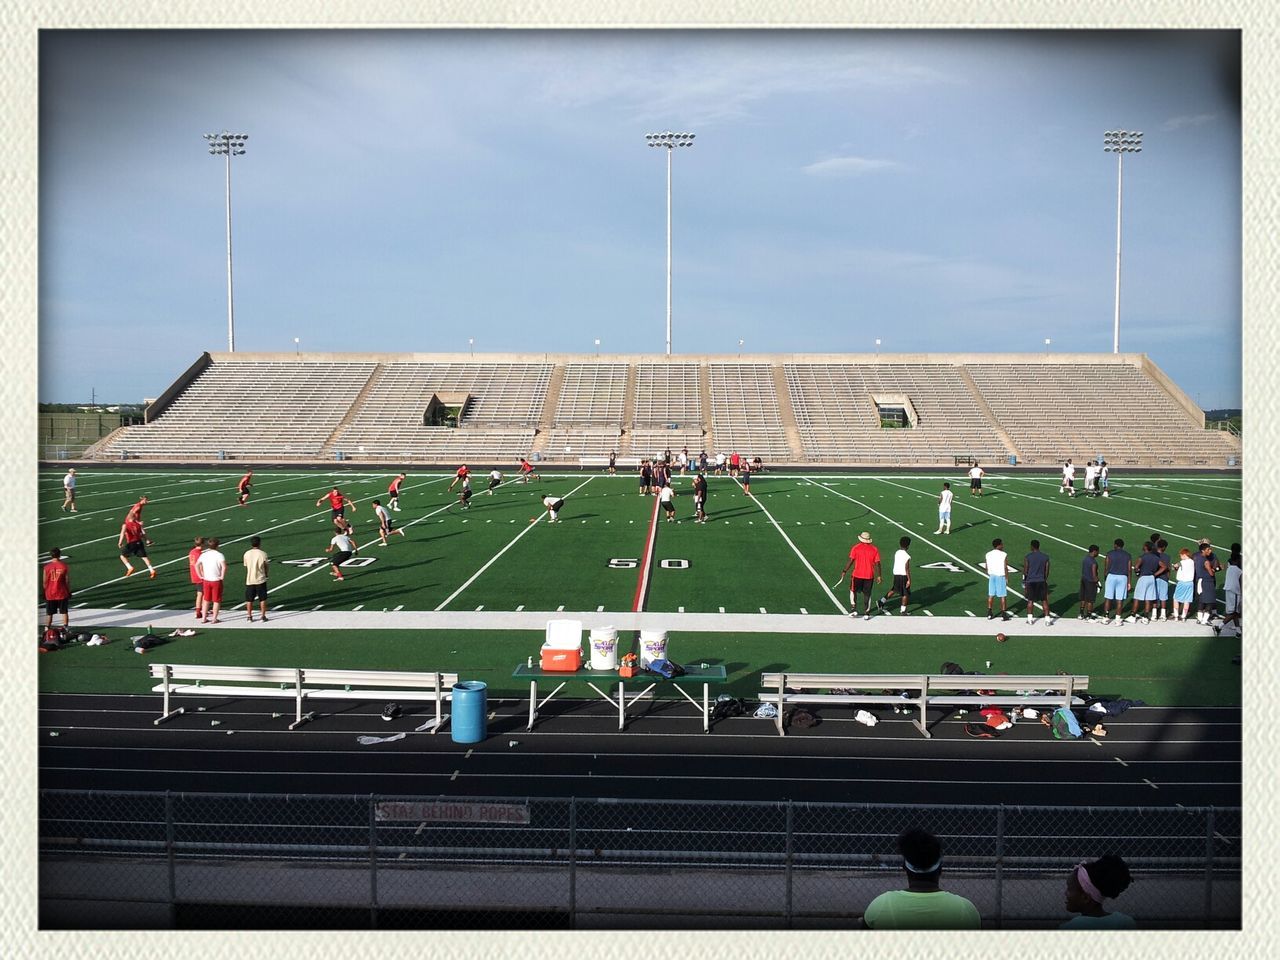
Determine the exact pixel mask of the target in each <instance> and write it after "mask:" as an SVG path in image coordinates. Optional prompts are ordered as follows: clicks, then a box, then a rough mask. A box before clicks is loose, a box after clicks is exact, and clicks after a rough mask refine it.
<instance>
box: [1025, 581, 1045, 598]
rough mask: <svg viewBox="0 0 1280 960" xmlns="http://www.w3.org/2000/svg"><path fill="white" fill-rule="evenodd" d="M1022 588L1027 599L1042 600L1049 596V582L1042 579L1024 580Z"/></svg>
mask: <svg viewBox="0 0 1280 960" xmlns="http://www.w3.org/2000/svg"><path fill="white" fill-rule="evenodd" d="M1022 589H1023V590H1025V591H1026V594H1027V599H1028V600H1044V599H1045V598H1046V597H1048V596H1049V584H1048V583H1046V582H1045V581H1043V580H1036V581H1035V582H1033V583H1026V582H1025V581H1024V582H1023V584H1022Z"/></svg>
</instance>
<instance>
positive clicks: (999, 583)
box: [985, 537, 1013, 620]
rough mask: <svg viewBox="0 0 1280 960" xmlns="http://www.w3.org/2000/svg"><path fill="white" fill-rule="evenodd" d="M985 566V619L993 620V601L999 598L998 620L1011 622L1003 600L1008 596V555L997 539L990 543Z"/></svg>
mask: <svg viewBox="0 0 1280 960" xmlns="http://www.w3.org/2000/svg"><path fill="white" fill-rule="evenodd" d="M985 566H986V569H987V619H988V620H994V619H995V617H996V614H995V610H994V609H993V607H994V604H993V601H994V600H995V598H996V597H999V598H1000V619H1001V620H1012V619H1013V618H1012V617H1011V616H1009V611H1008V610H1006V609H1005V604H1006V603H1007V602H1008V601H1007V600H1006V599H1005V598H1006V597H1007V596H1008V594H1009V587H1008V576H1009V555H1008V554H1007V553H1005V550H1004V541H1003V540H1001V539H1000V538H999V537H997V538H996V539H995V540H992V541H991V549H990V550H989V551H987V558H986V561H985Z"/></svg>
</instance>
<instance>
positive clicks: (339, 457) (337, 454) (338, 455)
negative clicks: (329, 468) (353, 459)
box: [333, 450, 347, 460]
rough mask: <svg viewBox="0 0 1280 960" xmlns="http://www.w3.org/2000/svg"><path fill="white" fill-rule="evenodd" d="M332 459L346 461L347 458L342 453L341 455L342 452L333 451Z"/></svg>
mask: <svg viewBox="0 0 1280 960" xmlns="http://www.w3.org/2000/svg"><path fill="white" fill-rule="evenodd" d="M333 459H335V460H345V459H347V458H346V457H345V456H344V455H343V453H342V451H341V450H335V451H333Z"/></svg>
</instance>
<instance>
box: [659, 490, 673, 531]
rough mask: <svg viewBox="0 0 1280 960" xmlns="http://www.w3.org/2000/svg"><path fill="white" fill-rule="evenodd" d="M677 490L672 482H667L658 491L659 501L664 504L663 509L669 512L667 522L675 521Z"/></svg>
mask: <svg viewBox="0 0 1280 960" xmlns="http://www.w3.org/2000/svg"><path fill="white" fill-rule="evenodd" d="M675 495H676V492H675V491H674V490H672V489H671V483H670V482H667V483H665V484H663V485H662V489H661V490H660V491H659V492H658V502H659V503H661V504H662V509H663V510H665V511H666V513H667V523H673V522H674V521H675V519H676V501H675Z"/></svg>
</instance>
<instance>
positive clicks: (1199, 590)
mask: <svg viewBox="0 0 1280 960" xmlns="http://www.w3.org/2000/svg"><path fill="white" fill-rule="evenodd" d="M1196 601H1197V602H1198V603H1199V604H1200V605H1201V606H1207V605H1209V604H1211V603H1217V602H1218V585H1217V584H1216V583H1214V582H1213V580H1211V579H1210V578H1208V577H1201V578H1200V579H1199V580H1197V581H1196Z"/></svg>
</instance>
